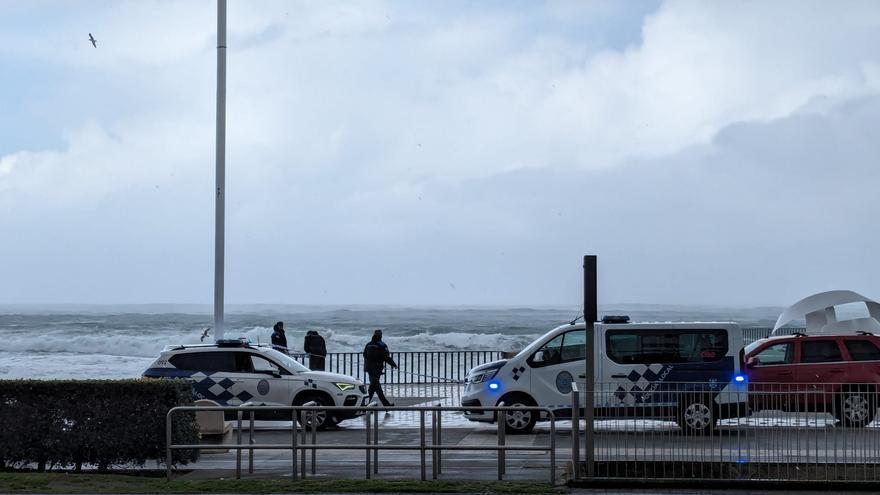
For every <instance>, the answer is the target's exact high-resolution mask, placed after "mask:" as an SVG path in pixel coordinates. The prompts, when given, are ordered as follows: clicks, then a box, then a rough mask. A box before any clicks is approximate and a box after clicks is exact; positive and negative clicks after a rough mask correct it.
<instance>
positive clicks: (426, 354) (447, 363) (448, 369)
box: [291, 351, 504, 384]
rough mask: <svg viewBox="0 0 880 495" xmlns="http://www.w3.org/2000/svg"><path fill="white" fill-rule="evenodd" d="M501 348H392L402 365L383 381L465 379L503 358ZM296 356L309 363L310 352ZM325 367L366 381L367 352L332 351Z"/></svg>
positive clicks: (304, 362) (405, 381) (389, 369)
mask: <svg viewBox="0 0 880 495" xmlns="http://www.w3.org/2000/svg"><path fill="white" fill-rule="evenodd" d="M503 355H504V353H503V352H501V351H402V352H392V353H391V358H392V359H393V360H394V362H396V363H397V365H398V366H399V367H398V368H391V367H390V366H387V367H386V369H385V374H384V375H383V376H382V380H383V383H403V384H410V383H412V384H417V383H443V382H462V381H464V379H465V378H467V374H468V371H470V370H471V368H473V367H475V366H479V365H481V364H484V363H488V362H491V361H495V360H498V359H501V358H502V357H503ZM291 356H293V357H294V358H295V359H297V360H299V361H300V362H301V363H303V364H306V365H307V364H308V359H309V357H308V356H309V355H308V354H303V353H296V352H294V353H292V354H291ZM324 364H325V370H326V371H330V372H333V373H342V374H344V375H350V376H353V377H355V378H357V379H359V380H364V381H366V374H365V373H364V356H363V353H360V352H332V353H329V354H327V356H326V357H325V360H324Z"/></svg>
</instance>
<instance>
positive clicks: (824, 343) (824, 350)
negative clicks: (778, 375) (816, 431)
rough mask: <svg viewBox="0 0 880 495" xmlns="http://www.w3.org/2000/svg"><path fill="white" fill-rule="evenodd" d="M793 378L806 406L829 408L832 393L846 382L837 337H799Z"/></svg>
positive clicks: (813, 408) (841, 353) (821, 408)
mask: <svg viewBox="0 0 880 495" xmlns="http://www.w3.org/2000/svg"><path fill="white" fill-rule="evenodd" d="M798 343H799V344H800V353H799V364H800V366H797V371H796V372H795V381H796V382H797V383H798V385H799V390H801V391H802V392H801V395H802V398H801V401H800V402H801V403H803V404H804V405H805V406H806V407H807V408H808V409H809V410H820V411H823V410H830V409H828V408H829V407H831V406H832V404H833V400H834V394H835V393H837V391H838V390H840V386H841V384H843V383H845V382H846V365H845V363H844V361H843V352H841V348H840V343H839V342H838V341H837V339H832V338H829V339H810V340H806V339H805V340H801V341H799V342H798Z"/></svg>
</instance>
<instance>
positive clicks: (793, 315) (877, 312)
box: [770, 290, 880, 335]
mask: <svg viewBox="0 0 880 495" xmlns="http://www.w3.org/2000/svg"><path fill="white" fill-rule="evenodd" d="M857 302H863V303H865V306H866V307H867V308H868V314H869V315H870V316H869V317H867V318H854V319H850V320H842V321H837V313H836V312H835V310H834V307H835V306H837V305H840V304H849V303H857ZM800 318H804V319H806V321H807V333H808V334H820V333H855V332H856V331H864V332H877V333H880V303H878V302H877V301H874V300H873V299H868V298H867V297H865V296H863V295H861V294H859V293H857V292H853V291H851V290H832V291H828V292H820V293H818V294H813V295H812V296H809V297H805V298H803V299H801V300H800V301H798V302H796V303H794V304H793V305H791V306H790V307H789V308H788V309H786V310H785V311H783V312H782V314H781V315H779V318H778V319H777V320H776V325H774V326H773V331H772V332H770V335H774V334H776V331H777V330H779V329H780V328H782V327H783V326H785V325H787V324H789V323H791V322H792V321H794V320H797V319H800Z"/></svg>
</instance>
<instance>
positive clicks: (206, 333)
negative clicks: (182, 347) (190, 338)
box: [199, 327, 211, 342]
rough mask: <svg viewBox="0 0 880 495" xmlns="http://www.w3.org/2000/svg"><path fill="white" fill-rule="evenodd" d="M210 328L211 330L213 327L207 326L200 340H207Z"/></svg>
mask: <svg viewBox="0 0 880 495" xmlns="http://www.w3.org/2000/svg"><path fill="white" fill-rule="evenodd" d="M209 330H211V327H208V328H206V329H205V331H204V332H202V338H201V339H199V342H204V341H205V339H206V338H207V337H208V331H209Z"/></svg>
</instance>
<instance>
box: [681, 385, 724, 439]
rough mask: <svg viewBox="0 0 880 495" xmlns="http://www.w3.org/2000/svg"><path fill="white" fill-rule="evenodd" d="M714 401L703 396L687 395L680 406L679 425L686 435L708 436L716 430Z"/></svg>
mask: <svg viewBox="0 0 880 495" xmlns="http://www.w3.org/2000/svg"><path fill="white" fill-rule="evenodd" d="M715 420H716V418H715V410H714V408H713V404H712V399H711V398H709V397H707V396H705V395H702V394H685V395H684V400H683V401H682V402H681V403H680V404H679V406H678V425H679V426H680V427H681V431H682V433H684V434H685V435H708V434H711V433H712V431H713V430H714V429H715Z"/></svg>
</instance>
